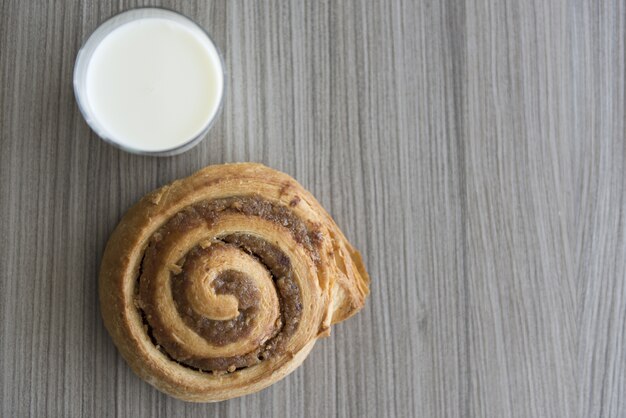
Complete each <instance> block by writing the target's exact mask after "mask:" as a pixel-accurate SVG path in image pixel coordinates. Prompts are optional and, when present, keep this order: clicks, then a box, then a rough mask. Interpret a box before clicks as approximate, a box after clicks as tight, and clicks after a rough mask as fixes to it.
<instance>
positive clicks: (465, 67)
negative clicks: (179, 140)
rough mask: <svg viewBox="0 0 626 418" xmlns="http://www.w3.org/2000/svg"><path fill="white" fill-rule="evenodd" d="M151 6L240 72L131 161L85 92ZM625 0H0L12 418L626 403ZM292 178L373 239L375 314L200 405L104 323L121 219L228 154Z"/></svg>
mask: <svg viewBox="0 0 626 418" xmlns="http://www.w3.org/2000/svg"><path fill="white" fill-rule="evenodd" d="M148 4H150V5H162V6H165V7H168V8H172V9H175V10H178V11H180V12H182V13H184V14H187V15H189V16H191V17H193V18H194V19H195V20H197V21H198V22H199V23H201V24H202V25H203V26H205V27H206V28H208V29H209V31H210V33H211V35H212V36H213V38H214V39H215V41H216V43H217V44H218V45H219V47H220V48H221V50H222V51H223V53H224V56H225V60H226V66H227V70H228V80H227V82H228V91H227V96H226V101H225V107H224V109H223V112H222V114H221V117H220V119H219V121H218V122H217V124H216V125H215V127H214V128H213V129H212V130H211V132H210V133H209V134H208V136H207V138H206V139H205V140H204V141H203V142H202V143H201V144H200V145H199V146H198V147H196V148H194V149H193V150H191V151H189V152H187V153H185V154H183V155H180V156H177V157H171V158H150V157H139V156H134V155H129V154H125V153H123V152H121V151H119V150H117V149H114V148H112V147H110V146H107V145H105V144H103V143H102V142H101V141H99V140H98V139H97V138H96V137H95V135H94V134H93V133H92V132H91V131H90V130H89V129H88V127H87V126H86V124H85V123H84V121H83V120H82V118H81V117H80V114H79V112H78V109H77V108H76V105H75V102H74V98H73V93H72V82H71V79H72V69H73V62H74V59H75V56H76V53H77V51H78V48H79V47H80V44H81V43H82V41H83V40H84V39H85V38H86V37H87V36H88V35H89V33H90V32H91V31H92V30H93V29H95V28H96V26H97V25H98V24H99V23H100V22H102V21H103V20H104V19H106V18H107V17H109V16H111V15H112V14H114V13H116V12H119V11H122V10H125V9H128V8H130V7H134V6H138V5H148ZM625 23H626V6H625V4H624V2H623V1H619V0H612V1H611V0H607V1H567V0H556V1H550V2H547V1H544V0H528V1H516V0H505V1H503V0H486V1H483V0H466V1H456V0H444V1H439V0H410V1H409V0H398V1H391V0H389V1H376V2H359V1H310V2H286V1H258V2H257V1H245V2H244V1H217V0H216V1H211V2H205V1H182V0H175V1H170V2H167V1H165V2H148V3H145V2H134V1H130V2H128V1H121V2H112V1H110V0H104V1H99V2H96V1H87V2H81V3H80V4H75V3H73V2H52V1H49V2H28V1H16V0H13V1H11V0H2V1H1V2H0V71H1V73H0V77H1V79H0V109H1V110H2V111H1V112H0V141H1V142H0V143H1V145H2V147H1V149H2V152H0V213H2V216H1V217H0V237H2V239H1V240H0V351H1V353H2V355H0V381H1V389H0V416H27V415H31V416H45V415H48V416H76V417H79V416H133V417H142V416H145V417H165V416H167V417H177V416H180V417H183V416H186V417H194V416H207V415H209V416H211V415H215V416H266V417H280V416H286V417H292V416H310V417H322V416H354V417H363V416H372V417H381V416H402V417H404V416H429V417H434V416H450V417H473V416H476V417H478V416H489V417H495V416H497V417H528V416H536V417H539V416H555V417H564V416H580V417H583V416H584V417H598V416H606V417H618V416H624V414H626V398H625V393H626V351H625V350H626V325H624V324H626V221H625V220H624V213H625V209H626V182H625V180H624V178H625V174H624V173H625V170H626V161H625V160H626V145H625V142H624V141H625V134H626V126H625V123H624V118H625V116H626V108H625V102H624V101H625V89H626V83H625V77H626V64H625V59H626V51H625V39H626V29H625ZM229 161H259V162H263V163H265V164H268V165H270V166H272V167H274V168H277V169H280V170H283V171H286V172H287V173H289V174H291V175H293V176H295V177H296V178H297V179H298V180H299V181H300V182H301V183H302V184H303V185H304V186H306V187H308V188H309V189H310V190H311V191H312V192H313V193H314V194H315V195H316V196H317V197H318V199H319V200H320V202H321V203H322V204H323V205H324V206H325V207H326V208H327V209H328V210H329V211H330V212H331V213H332V214H333V216H334V217H335V219H336V220H337V222H338V224H339V225H340V226H341V227H342V229H343V230H344V232H345V233H346V235H347V236H348V238H349V239H350V240H351V241H352V242H353V243H354V244H355V246H356V247H358V248H359V249H361V250H362V252H363V254H364V256H365V259H366V263H367V265H368V268H369V271H370V274H371V276H372V279H373V281H372V294H371V297H370V299H369V301H368V305H367V306H366V308H365V310H364V311H363V312H361V313H360V314H359V315H357V316H356V317H354V318H352V319H351V320H350V321H347V322H346V323H344V324H341V325H339V326H338V327H336V328H335V329H334V331H333V335H332V336H331V337H330V338H328V339H326V340H323V341H321V342H320V343H318V344H317V345H316V347H315V348H314V350H313V352H312V354H311V355H310V357H309V358H308V359H307V360H306V361H305V363H304V365H303V366H302V367H301V368H300V369H298V370H297V371H296V372H294V373H293V374H292V375H290V376H289V377H287V378H286V379H285V380H283V381H281V382H279V383H278V384H276V385H274V386H272V387H271V388H269V389H267V390H265V391H263V392H261V393H258V394H254V395H250V396H247V397H244V398H241V399H236V400H232V401H227V402H222V403H217V404H207V405H198V404H187V403H184V402H181V401H177V400H174V399H172V398H168V397H167V396H165V395H162V394H160V393H159V392H157V391H156V390H154V389H153V388H152V387H150V386H149V385H147V384H145V383H143V382H142V381H141V380H139V379H138V378H137V377H135V376H134V375H133V374H132V372H131V371H130V369H129V368H128V367H127V366H126V364H125V363H124V362H123V360H122V359H121V357H120V356H119V355H118V353H117V352H116V350H115V348H114V346H113V344H112V342H111V340H110V339H109V337H108V335H107V334H106V331H105V330H104V327H103V325H102V320H101V318H100V314H99V309H98V300H97V291H96V277H97V271H98V266H99V262H100V257H101V254H102V251H103V249H104V245H105V243H106V240H107V238H108V235H109V234H110V233H111V231H112V230H113V228H114V226H115V225H116V223H117V221H118V220H119V219H120V217H121V215H122V213H123V212H124V211H125V210H126V209H127V208H128V207H129V206H130V205H131V204H132V203H134V202H135V201H136V200H137V199H138V198H139V197H141V196H142V195H143V194H144V193H146V192H148V191H150V190H152V189H153V188H156V187H157V186H159V185H162V184H164V183H166V182H169V181H171V180H173V179H175V178H178V177H181V176H185V175H188V174H190V173H192V172H193V171H195V170H197V169H199V168H201V167H203V166H205V165H207V164H214V163H222V162H229Z"/></svg>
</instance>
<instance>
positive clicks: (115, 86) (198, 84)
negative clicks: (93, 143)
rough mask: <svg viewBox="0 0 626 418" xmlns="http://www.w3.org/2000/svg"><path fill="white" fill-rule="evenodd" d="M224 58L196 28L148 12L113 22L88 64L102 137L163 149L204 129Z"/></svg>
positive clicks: (220, 84)
mask: <svg viewBox="0 0 626 418" xmlns="http://www.w3.org/2000/svg"><path fill="white" fill-rule="evenodd" d="M223 77H224V75H223V69H222V64H221V59H220V57H219V54H218V52H217V50H216V48H215V46H214V45H213V44H212V43H211V41H210V40H209V38H208V37H207V36H206V34H204V32H202V31H201V30H199V29H198V28H193V27H191V28H190V27H187V26H185V25H183V24H181V23H178V22H174V21H172V20H169V19H165V18H144V19H139V20H135V21H132V22H130V23H126V24H123V25H122V26H120V27H118V28H116V29H114V30H113V31H112V32H111V33H109V34H108V35H106V37H105V38H104V39H103V40H102V41H101V42H100V44H99V45H98V46H97V47H96V48H95V50H94V52H93V55H92V56H91V59H90V61H89V63H88V66H87V73H86V81H85V93H86V94H85V96H86V101H87V106H88V107H89V108H90V113H91V117H92V118H93V119H94V120H93V122H94V123H95V125H98V128H99V130H100V131H101V134H102V136H105V137H107V138H108V139H109V140H112V141H113V142H116V143H118V144H120V145H122V146H125V147H127V148H131V149H134V150H139V151H151V152H157V151H164V150H169V149H173V148H176V147H178V146H181V145H183V144H185V143H187V142H189V141H190V140H191V139H193V138H194V137H196V136H197V135H198V134H200V133H201V132H202V131H203V130H204V129H205V128H206V127H207V126H208V124H209V123H210V122H211V120H212V119H213V118H214V117H215V115H216V113H217V111H218V108H219V105H220V102H221V98H222V94H223V90H224V79H223Z"/></svg>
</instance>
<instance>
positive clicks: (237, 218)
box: [99, 163, 369, 402]
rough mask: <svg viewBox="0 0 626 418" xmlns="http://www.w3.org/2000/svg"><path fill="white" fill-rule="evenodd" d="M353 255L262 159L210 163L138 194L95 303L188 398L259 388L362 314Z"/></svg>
mask: <svg viewBox="0 0 626 418" xmlns="http://www.w3.org/2000/svg"><path fill="white" fill-rule="evenodd" d="M368 285H369V278H368V275H367V273H366V271H365V268H364V265H363V262H362V260H361V257H360V255H359V253H358V252H357V251H356V250H355V249H354V248H353V247H352V246H351V245H350V244H349V243H348V241H347V240H346V238H345V236H344V235H343V234H342V232H341V231H340V230H339V228H338V227H337V225H336V224H335V222H334V221H333V219H332V218H331V217H330V215H328V213H327V212H326V211H325V210H324V209H323V208H322V207H321V205H320V204H319V203H318V202H317V200H315V198H314V197H313V196H312V195H311V193H309V192H308V191H306V190H305V189H304V188H303V187H302V186H301V185H300V184H298V182H296V181H295V180H294V179H293V178H291V177H289V176H288V175H286V174H284V173H281V172H278V171H276V170H272V169H270V168H268V167H265V166H263V165H260V164H251V163H244V164H225V165H217V166H210V167H207V168H205V169H203V170H201V171H199V172H197V173H195V174H193V175H192V176H190V177H187V178H185V179H182V180H178V181H175V182H173V183H172V184H169V185H167V186H164V187H162V188H160V189H158V190H155V191H154V192H152V193H149V194H148V195H146V196H144V197H143V198H142V199H141V200H140V201H139V202H138V203H137V204H136V205H135V206H133V207H132V208H131V209H130V210H128V212H127V213H126V214H125V215H124V217H123V219H122V220H121V222H120V223H119V225H118V226H117V228H116V229H115V231H114V232H113V234H112V236H111V238H110V239H109V242H108V244H107V247H106V250H105V252H104V256H103V260H102V266H101V270H100V281H99V287H100V289H99V290H100V304H101V310H102V315H103V318H104V323H105V326H106V328H107V330H108V331H109V333H110V334H111V336H112V338H113V341H114V342H115V344H116V346H117V347H118V349H119V350H120V352H121V354H122V356H123V357H124V358H125V359H126V361H127V362H128V363H129V364H130V366H131V368H132V369H133V370H134V371H135V372H136V373H137V374H138V375H139V376H140V377H141V378H143V379H144V380H146V381H147V382H148V383H150V384H152V385H154V386H155V387H156V388H158V389H160V390H162V391H163V392H166V393H168V394H170V395H172V396H175V397H177V398H180V399H184V400H188V401H197V402H209V401H218V400H224V399H229V398H233V397H237V396H242V395H245V394H248V393H252V392H255V391H258V390H260V389H263V388H265V387H267V386H269V385H271V384H272V383H274V382H276V381H278V380H280V379H282V378H283V377H284V376H286V375H287V374H288V373H290V372H291V371H293V370H294V369H295V368H296V367H298V366H299V365H300V364H301V363H302V362H303V361H304V359H305V358H306V356H307V355H308V353H309V351H310V350H311V349H312V347H313V345H314V344H315V341H316V340H317V339H318V338H319V337H323V336H327V335H329V333H330V327H331V325H332V324H334V323H337V322H340V321H343V320H344V319H346V318H348V317H350V316H351V315H353V314H354V313H356V312H357V311H358V310H360V309H361V308H362V307H363V305H364V303H365V298H366V296H367V294H368V292H369V289H368Z"/></svg>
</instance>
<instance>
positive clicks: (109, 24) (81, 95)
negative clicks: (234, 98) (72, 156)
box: [72, 6, 226, 157]
mask: <svg viewBox="0 0 626 418" xmlns="http://www.w3.org/2000/svg"><path fill="white" fill-rule="evenodd" d="M151 12H155V13H157V14H158V15H154V16H148V15H143V14H142V13H148V14H149V13H151ZM133 15H138V16H136V17H133ZM164 15H170V16H174V17H177V18H182V19H184V20H186V21H188V22H189V23H190V24H192V25H193V26H194V27H195V28H197V29H199V30H200V32H201V34H202V35H204V36H205V37H206V40H207V41H208V42H209V43H210V44H211V46H212V47H213V48H214V49H215V52H216V54H217V58H218V64H219V67H220V68H219V70H220V73H221V75H222V89H221V94H220V97H219V102H218V105H217V108H216V109H215V111H214V113H213V115H211V117H210V119H209V120H208V121H207V123H206V125H205V126H203V127H202V129H201V130H200V131H199V132H198V133H197V134H195V135H194V136H192V137H191V138H189V139H188V140H187V141H185V142H184V143H182V144H180V145H177V146H175V147H172V148H166V149H162V150H144V149H141V148H135V147H132V146H129V145H126V144H122V143H120V142H119V141H117V140H116V139H115V137H114V136H113V135H107V133H106V132H103V130H102V129H100V126H99V125H98V122H97V121H94V119H95V118H94V117H93V111H91V109H88V105H87V103H86V102H88V100H86V97H85V94H86V93H85V92H83V91H82V87H83V86H81V85H80V81H81V76H84V77H86V73H87V68H88V65H89V63H90V61H91V58H92V55H93V52H94V51H95V50H96V48H97V47H98V46H99V45H100V43H101V42H102V41H103V40H104V39H105V38H106V37H107V36H108V35H109V34H111V33H112V32H113V31H114V30H116V29H118V28H119V27H121V26H123V25H125V24H127V23H130V22H133V21H135V20H139V19H143V18H153V17H154V18H158V17H164ZM124 16H128V17H130V19H128V20H123V19H122V18H123V17H124ZM118 21H119V22H118ZM100 35H101V36H100ZM92 44H93V48H91V51H90V52H91V53H90V55H88V56H85V53H86V52H85V51H86V48H87V47H90V46H92ZM83 61H84V65H81V64H83ZM83 73H84V74H83ZM84 77H83V78H84ZM72 84H73V90H74V98H75V100H76V104H77V106H78V109H79V111H80V113H81V115H82V117H83V119H84V120H85V122H86V123H87V125H88V126H89V128H90V129H91V130H92V131H93V132H94V133H95V134H96V135H97V136H98V138H100V139H101V140H102V141H104V142H106V143H108V144H110V145H112V146H114V147H116V148H118V149H121V150H123V151H126V152H129V153H131V154H138V155H147V156H157V157H166V156H172V155H177V154H181V153H183V152H185V151H188V150H189V149H191V148H193V147H194V146H196V145H197V144H198V143H199V142H200V141H202V139H204V137H205V135H206V134H207V133H208V131H209V130H210V129H211V128H212V126H213V124H214V123H215V121H216V120H217V119H218V116H219V115H220V114H221V111H222V108H223V104H224V96H225V92H226V67H225V64H224V58H223V56H222V53H221V51H220V49H219V48H218V47H217V44H216V43H215V41H214V40H213V38H212V37H211V35H210V34H209V33H208V31H207V30H206V29H205V28H204V27H202V26H201V25H200V24H199V23H197V22H196V21H195V20H193V19H191V18H190V17H189V16H186V15H184V14H182V13H180V12H177V11H175V10H172V9H168V8H166V7H158V6H156V7H136V8H132V9H128V10H124V11H121V12H119V13H116V14H114V15H113V16H111V17H109V18H107V19H106V20H105V21H103V22H102V23H100V24H99V25H98V26H97V27H96V28H95V29H94V30H93V31H92V32H91V34H90V35H89V36H88V37H87V39H86V40H85V41H84V42H83V43H82V45H81V46H80V48H79V49H78V53H77V54H76V59H75V60H74V70H73V73H72Z"/></svg>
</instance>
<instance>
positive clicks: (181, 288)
mask: <svg viewBox="0 0 626 418" xmlns="http://www.w3.org/2000/svg"><path fill="white" fill-rule="evenodd" d="M233 212H238V213H243V214H245V215H247V216H257V217H260V218H263V219H265V220H269V221H271V222H275V223H278V224H280V225H281V226H283V227H285V228H287V229H288V230H289V231H290V233H291V234H292V235H293V237H294V239H295V240H296V241H297V242H298V243H300V244H301V245H302V246H303V247H304V248H305V249H306V250H307V251H308V253H309V254H310V256H311V258H312V259H313V260H314V261H318V260H319V255H318V242H319V232H317V231H314V230H312V229H313V228H308V227H307V225H305V223H304V222H303V221H302V220H300V219H299V218H297V217H296V216H295V215H294V214H293V213H292V212H291V210H290V209H289V208H286V207H284V206H279V205H276V204H273V203H271V202H268V201H266V200H263V199H262V198H260V197H259V196H238V197H230V198H224V199H216V200H213V201H208V202H207V201H204V202H199V203H197V204H195V205H192V206H190V207H188V208H186V209H185V210H183V211H181V212H179V213H178V214H177V215H175V216H174V217H173V218H172V219H171V220H170V221H168V222H167V223H166V224H165V225H164V226H163V227H162V228H161V229H159V231H157V232H156V233H155V234H154V235H153V237H152V238H151V241H150V244H149V246H148V248H147V249H146V252H145V257H144V260H143V262H142V266H141V268H142V275H141V277H140V279H139V285H138V286H139V292H138V300H137V302H138V306H139V307H140V309H141V310H142V312H143V314H144V317H145V318H146V321H147V322H148V326H149V328H150V329H149V332H150V333H151V334H152V335H153V336H154V339H155V340H156V342H157V344H158V345H159V346H160V347H161V350H162V351H164V352H165V353H166V354H167V355H169V356H170V357H171V358H173V359H174V360H176V361H178V362H179V363H181V364H183V365H186V366H189V367H193V368H198V369H201V370H205V371H229V372H232V371H234V370H236V369H239V368H243V367H249V366H252V365H254V364H257V363H259V362H260V361H262V360H265V359H268V358H271V357H274V356H277V355H280V354H282V353H283V352H284V351H285V348H286V345H287V342H288V341H289V340H290V338H291V336H292V335H293V334H294V333H295V332H296V330H297V328H298V324H299V322H300V319H301V317H302V311H303V306H302V297H301V294H300V289H299V287H298V284H297V282H296V280H295V277H294V272H293V268H292V266H291V262H290V260H289V257H288V256H287V255H286V254H285V253H284V252H283V251H281V250H280V249H279V248H278V247H277V246H275V245H273V244H271V243H269V242H267V241H266V240H264V239H262V238H259V237H257V236H253V235H249V234H243V233H236V234H229V235H225V236H218V237H214V238H213V241H212V243H211V245H209V246H208V247H207V246H206V245H204V244H202V245H197V246H195V247H194V248H193V249H192V250H191V251H189V252H188V253H187V254H186V255H185V256H184V257H183V259H182V260H181V263H180V264H181V265H180V266H177V269H178V267H179V271H176V270H175V271H174V272H173V273H171V276H170V280H169V283H170V286H171V290H172V296H173V299H174V304H175V306H176V310H177V312H176V315H179V316H180V318H182V320H183V321H184V323H185V324H186V326H187V327H188V328H189V329H191V330H193V331H194V332H195V333H196V334H198V335H199V336H201V337H202V338H203V339H204V340H206V341H207V342H209V343H210V344H212V345H214V346H225V345H228V344H231V343H236V342H237V341H241V340H244V339H246V337H248V336H249V335H250V334H251V332H252V330H253V329H254V327H255V318H256V317H257V315H258V314H259V310H260V309H262V306H260V302H259V301H260V293H259V289H258V288H257V287H256V285H255V283H254V281H253V280H252V278H250V277H248V276H246V274H244V273H242V272H239V271H236V270H235V269H229V270H225V271H222V272H220V273H219V274H218V276H217V277H216V278H215V279H213V281H212V282H211V286H212V288H213V290H214V292H215V294H216V295H232V296H234V297H235V298H236V299H237V303H238V315H236V317H234V318H232V319H228V320H216V319H212V318H208V317H206V316H205V315H203V314H202V313H199V312H197V311H196V310H194V309H193V308H192V306H191V305H192V304H191V302H190V300H189V292H190V287H191V286H192V285H193V280H192V276H191V274H190V272H191V271H193V270H194V268H195V267H194V265H195V263H198V262H201V261H202V260H203V259H207V258H210V257H211V255H212V253H213V252H214V251H216V250H217V249H219V248H220V247H231V248H236V249H237V251H244V252H245V253H247V254H249V255H251V256H252V257H254V258H255V259H256V260H258V262H260V263H261V264H262V265H263V266H264V267H265V269H266V270H267V271H268V272H269V274H270V275H271V279H272V282H273V283H274V288H275V291H276V296H277V297H278V301H279V309H280V315H279V319H278V320H277V321H276V323H274V324H272V327H273V328H271V329H269V330H268V337H267V339H265V341H256V342H255V347H256V348H255V349H253V350H252V351H250V352H248V353H245V354H242V355H236V356H230V357H198V356H197V355H194V354H192V353H191V352H189V351H188V349H187V348H186V347H185V344H184V343H183V342H182V341H181V340H180V338H179V337H178V336H176V335H173V334H172V333H171V332H170V331H168V330H167V329H166V327H165V326H164V323H163V320H162V318H161V315H163V314H164V313H162V312H159V311H158V309H157V308H156V306H155V303H154V302H153V300H154V298H155V297H156V295H157V294H158V292H159V289H158V286H157V284H156V283H155V280H152V277H154V276H155V275H156V273H157V271H156V269H157V268H158V267H157V266H158V265H159V264H158V261H159V260H160V253H161V251H163V248H162V241H163V239H164V237H167V236H168V235H169V234H173V233H175V234H177V235H178V234H180V233H181V232H185V231H187V230H190V229H193V228H194V227H196V226H198V225H199V222H206V223H208V224H209V225H211V224H213V223H214V222H215V221H217V220H218V218H219V217H220V216H222V215H223V214H225V213H233ZM167 314H168V315H171V313H167Z"/></svg>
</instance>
